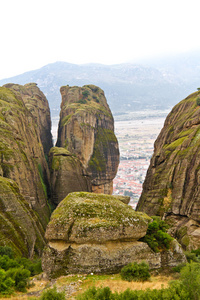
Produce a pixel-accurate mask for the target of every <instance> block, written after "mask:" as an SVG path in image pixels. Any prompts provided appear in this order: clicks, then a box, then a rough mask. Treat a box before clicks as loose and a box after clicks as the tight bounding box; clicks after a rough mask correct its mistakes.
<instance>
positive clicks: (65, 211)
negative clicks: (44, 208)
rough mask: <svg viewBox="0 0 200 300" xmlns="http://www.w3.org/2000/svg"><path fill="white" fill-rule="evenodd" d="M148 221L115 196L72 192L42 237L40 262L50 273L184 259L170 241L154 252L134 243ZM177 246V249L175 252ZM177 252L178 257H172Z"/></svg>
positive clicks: (112, 270)
mask: <svg viewBox="0 0 200 300" xmlns="http://www.w3.org/2000/svg"><path fill="white" fill-rule="evenodd" d="M150 221H151V218H149V217H148V216H147V215H146V214H144V213H139V212H135V211H134V210H133V209H132V208H131V207H130V206H128V205H126V204H124V203H123V202H122V201H120V200H119V199H118V197H115V196H110V195H103V194H95V193H83V192H79V193H71V194H69V195H68V196H67V197H66V198H65V199H64V200H63V201H62V202H61V203H60V204H59V205H58V207H57V208H56V210H55V211H54V212H53V214H52V216H51V220H50V222H49V224H48V227H47V230H46V234H45V237H46V239H47V240H48V245H47V247H46V248H45V250H44V252H43V258H42V266H43V270H44V271H45V272H46V274H47V275H48V276H49V277H58V276H60V275H66V274H70V273H72V274H74V273H91V272H94V273H115V272H119V271H120V269H121V268H122V267H123V266H124V265H126V264H128V263H130V262H133V261H137V262H139V261H142V260H145V261H147V262H148V263H149V264H150V267H151V268H160V267H161V266H162V265H166V262H167V263H168V264H170V263H171V265H173V264H175V260H176V259H177V263H176V264H178V263H180V262H183V261H185V257H184V254H183V252H181V251H182V250H180V251H179V250H178V249H177V245H176V246H175V245H173V246H172V249H171V250H170V251H171V252H170V251H169V252H167V253H165V255H163V254H161V253H154V252H153V251H152V250H151V249H150V248H149V247H148V245H147V244H145V243H143V242H138V239H140V238H141V237H143V236H144V235H145V234H146V230H147V227H148V223H149V222H150ZM175 248H176V250H175ZM174 255H176V259H175V257H174Z"/></svg>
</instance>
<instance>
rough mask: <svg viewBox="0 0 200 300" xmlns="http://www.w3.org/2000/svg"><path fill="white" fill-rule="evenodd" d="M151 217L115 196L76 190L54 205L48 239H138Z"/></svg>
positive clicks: (143, 232) (100, 240)
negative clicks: (56, 205)
mask: <svg viewBox="0 0 200 300" xmlns="http://www.w3.org/2000/svg"><path fill="white" fill-rule="evenodd" d="M150 221H151V218H150V217H148V216H147V215H146V214H143V213H140V212H135V211H134V210H133V209H132V208H131V206H128V205H126V204H124V203H122V202H121V201H120V200H117V199H116V197H115V196H110V195H104V194H95V193H87V192H79V193H78V192H77V193H71V194H69V195H68V196H67V197H66V198H65V199H64V200H63V201H62V202H61V203H60V204H59V205H58V207H57V208H56V209H55V211H54V212H53V214H52V215H51V220H50V222H49V224H48V227H47V230H46V234H45V236H46V238H47V240H49V241H51V240H62V241H65V242H74V243H79V244H80V243H85V242H91V243H92V242H94V243H102V242H106V241H114V240H118V241H120V240H124V241H129V240H138V239H140V238H141V237H142V236H144V235H145V233H146V230H147V227H148V223H149V222H150Z"/></svg>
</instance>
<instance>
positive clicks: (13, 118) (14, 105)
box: [0, 87, 49, 255]
mask: <svg viewBox="0 0 200 300" xmlns="http://www.w3.org/2000/svg"><path fill="white" fill-rule="evenodd" d="M0 177H1V179H2V177H3V178H8V179H11V180H13V181H14V182H15V183H16V184H17V186H18V188H19V194H20V196H19V197H22V198H23V199H25V203H26V209H27V211H28V210H29V209H28V208H30V211H31V213H30V214H32V211H34V212H35V213H34V218H35V222H36V223H37V226H38V228H40V229H38V230H40V232H41V235H43V234H44V230H45V228H46V225H47V223H48V220H49V208H48V204H47V188H46V185H45V182H48V179H49V169H48V165H47V162H46V159H45V155H44V151H43V146H42V142H41V139H40V134H39V130H38V124H37V123H36V122H35V118H34V116H33V115H32V114H31V112H30V111H29V110H28V109H27V107H26V105H25V104H24V100H23V97H22V96H21V93H20V91H19V90H18V89H17V91H15V90H14V89H13V88H12V89H10V88H6V87H0ZM9 193H10V192H9ZM0 197H1V201H3V203H6V202H5V199H6V198H5V197H6V194H5V193H3V195H2V194H1V195H0ZM17 197H18V196H17ZM12 199H13V201H15V199H16V201H17V199H18V198H15V197H12ZM13 205H14V204H13ZM16 205H17V204H16ZM13 207H14V206H13ZM6 209H7V208H6V205H5V210H6ZM15 213H16V214H19V215H20V217H21V218H19V219H18V221H19V220H22V215H21V212H20V211H16V212H15ZM15 213H14V210H13V209H12V208H11V210H10V213H9V214H10V216H9V220H10V219H11V218H14V219H15ZM36 213H37V216H36ZM24 214H26V213H24ZM2 218H3V217H2ZM27 218H29V217H28V216H27ZM25 219H26V216H25V215H24V220H25ZM20 222H21V221H19V223H18V225H19V228H20V226H21V227H23V224H21V223H20ZM30 222H32V221H30ZM30 222H29V223H30ZM29 223H28V222H27V225H28V224H29ZM2 228H4V227H2ZM41 228H42V230H41ZM27 229H28V228H27ZM5 230H6V228H5ZM19 231H20V229H19ZM36 231H37V230H36ZM36 231H35V236H38V234H37V232H36ZM29 232H30V234H32V233H31V230H30V231H29ZM29 232H27V234H29ZM33 236H34V234H33ZM33 239H34V238H33ZM25 240H29V243H27V245H26V247H27V248H28V249H26V251H27V252H28V253H29V255H31V253H32V250H30V249H32V248H34V247H35V250H36V252H37V251H40V250H39V249H40V248H41V244H40V245H39V244H37V239H36V240H35V241H34V242H33V240H31V239H29V237H28V236H26V239H25ZM15 241H17V239H15ZM30 241H32V242H33V244H32V246H30V243H31V242H30ZM0 243H3V240H1V242H0ZM43 245H44V243H43ZM16 247H19V248H20V249H21V246H20V245H16ZM22 251H23V253H24V250H22Z"/></svg>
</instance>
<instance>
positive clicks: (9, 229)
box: [0, 176, 45, 257]
mask: <svg viewBox="0 0 200 300" xmlns="http://www.w3.org/2000/svg"><path fill="white" fill-rule="evenodd" d="M0 209H1V211H0V232H1V233H0V245H1V246H4V245H6V246H10V247H12V248H13V249H14V250H15V252H16V253H18V254H20V255H23V256H28V257H32V256H33V255H34V254H36V255H39V256H41V254H42V249H43V248H44V245H45V239H44V228H43V226H42V225H41V223H40V222H39V220H38V217H37V215H36V214H35V212H34V211H33V210H32V209H31V208H30V206H29V205H28V203H27V202H26V201H25V199H24V198H23V196H22V195H21V193H20V191H19V188H18V186H17V184H16V183H15V182H14V181H13V180H11V179H8V178H4V177H1V176H0Z"/></svg>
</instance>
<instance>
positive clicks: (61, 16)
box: [0, 0, 200, 78]
mask: <svg viewBox="0 0 200 300" xmlns="http://www.w3.org/2000/svg"><path fill="white" fill-rule="evenodd" d="M199 8H200V3H199V2H198V1H196V0H190V1H179V0H173V1H172V0H168V1H160V0H151V1H149V0H140V1H138V0H123V1H121V0H120V1H119V0H118V1H117V0H115V1H113V0H106V1H105V0H101V1H99V0H97V1H94V0H93V1H92V0H84V1H82V0H73V1H72V0H70V1H69V0H57V1H55V0H53V1H51V0H49V1H46V0H34V1H31V0H29V1H27V0H26V1H25V0H18V1H15V0H10V1H3V3H1V19H0V26H1V27H0V28H1V41H2V42H1V52H0V66H1V68H0V78H5V77H8V76H12V75H15V74H18V73H21V72H25V71H28V70H31V69H36V68H39V67H41V66H43V65H45V64H48V63H50V62H54V61H58V60H64V61H68V62H73V63H88V62H100V63H107V64H112V63H120V62H125V61H128V60H130V59H134V58H138V57H143V56H144V57H145V56H151V55H157V54H160V53H173V52H179V51H186V50H188V49H192V48H198V47H199V48H200V41H199V38H198V36H199V26H198V23H199Z"/></svg>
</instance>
